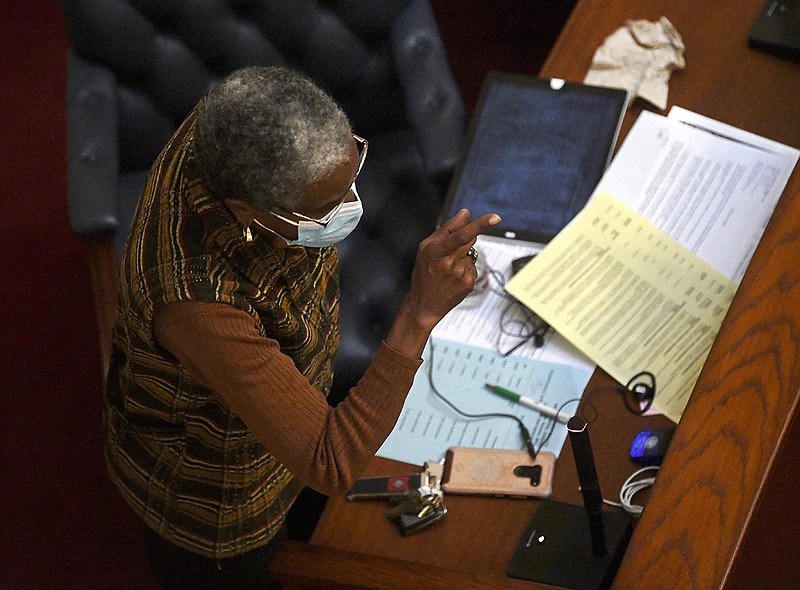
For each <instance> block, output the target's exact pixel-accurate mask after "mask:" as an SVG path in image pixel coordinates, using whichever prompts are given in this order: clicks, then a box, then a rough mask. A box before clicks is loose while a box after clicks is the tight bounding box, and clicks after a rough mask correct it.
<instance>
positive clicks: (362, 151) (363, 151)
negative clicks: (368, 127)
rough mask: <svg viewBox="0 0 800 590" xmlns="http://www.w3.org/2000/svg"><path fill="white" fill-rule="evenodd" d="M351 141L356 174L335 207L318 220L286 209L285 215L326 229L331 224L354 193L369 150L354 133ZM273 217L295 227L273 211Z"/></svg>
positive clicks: (367, 143)
mask: <svg viewBox="0 0 800 590" xmlns="http://www.w3.org/2000/svg"><path fill="white" fill-rule="evenodd" d="M353 139H354V140H355V141H356V146H357V147H358V168H356V173H355V175H354V176H353V181H352V182H351V183H350V186H349V187H348V188H347V190H346V191H345V192H344V194H343V195H342V196H341V198H340V199H339V201H338V202H337V203H336V206H335V207H334V208H333V209H331V210H330V211H328V212H327V213H326V214H325V215H324V216H322V217H320V218H318V219H317V218H315V217H309V216H308V215H303V214H302V213H298V212H297V211H290V210H288V209H284V211H286V212H287V213H291V214H292V215H294V216H295V217H297V218H298V219H302V220H304V221H311V222H312V223H316V224H318V225H321V226H322V227H327V226H328V224H329V223H330V222H331V219H333V218H334V216H335V215H336V214H337V213H338V212H339V209H341V208H342V205H343V204H344V202H345V201H346V200H347V197H348V195H350V193H351V192H354V191H355V188H356V180H357V179H358V175H359V174H361V168H363V167H364V160H366V159H367V150H368V149H369V142H368V141H367V140H366V139H364V138H363V137H359V136H358V135H356V134H355V133H354V134H353ZM356 196H358V195H357V193H356ZM273 215H275V216H276V217H278V218H279V219H281V220H283V221H285V222H287V223H290V224H292V225H297V222H296V221H292V220H291V219H287V218H285V217H283V216H282V215H279V214H278V213H275V212H274V211H273Z"/></svg>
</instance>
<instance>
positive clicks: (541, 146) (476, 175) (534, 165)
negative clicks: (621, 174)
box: [439, 72, 628, 244]
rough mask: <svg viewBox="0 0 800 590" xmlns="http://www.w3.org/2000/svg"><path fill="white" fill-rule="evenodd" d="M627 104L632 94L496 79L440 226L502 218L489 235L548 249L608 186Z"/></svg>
mask: <svg viewBox="0 0 800 590" xmlns="http://www.w3.org/2000/svg"><path fill="white" fill-rule="evenodd" d="M627 102H628V94H627V92H626V91H625V90H618V89H614V88H601V87H597V86H587V85H585V84H578V83H571V82H565V81H564V80H559V79H556V78H554V79H541V78H534V77H531V76H521V75H513V74H503V73H499V72H491V73H489V74H488V75H487V77H486V79H485V80H484V82H483V85H482V87H481V92H480V96H479V98H478V104H477V106H476V109H475V113H474V115H473V117H472V120H471V122H470V129H469V135H468V141H467V144H466V150H465V152H464V154H463V157H462V158H461V161H460V162H459V164H458V166H457V168H456V172H455V175H454V176H453V180H452V182H451V183H450V186H449V188H448V193H447V198H446V200H445V204H444V207H443V209H442V215H441V217H440V219H439V222H440V223H442V222H444V221H445V220H447V219H449V218H450V217H452V216H453V215H455V214H456V213H457V212H458V211H459V210H460V209H462V208H464V207H466V208H467V209H469V210H470V213H471V214H472V217H473V218H475V217H478V216H480V215H483V214H485V213H498V214H499V215H500V217H502V221H501V222H500V224H499V225H498V226H495V227H493V228H491V229H490V230H489V231H488V232H487V233H488V234H490V235H495V236H500V237H504V238H510V239H518V240H524V241H529V242H535V243H540V244H546V243H547V242H549V241H550V240H551V239H552V238H553V237H554V236H555V235H556V234H557V233H558V232H559V231H560V230H561V229H562V228H563V227H564V226H565V225H566V224H567V223H568V222H569V221H570V220H571V219H572V218H573V217H574V216H575V215H576V214H577V213H578V211H580V210H581V208H583V206H584V205H585V204H586V202H587V201H588V199H589V197H590V196H591V194H592V191H593V190H594V188H595V186H596V185H597V183H598V182H599V181H600V178H601V176H602V175H603V172H604V171H605V169H606V167H607V166H608V164H609V162H610V161H611V156H612V154H613V150H614V145H615V143H616V140H617V136H618V134H619V129H620V126H621V124H622V118H623V116H624V115H625V109H626V107H627Z"/></svg>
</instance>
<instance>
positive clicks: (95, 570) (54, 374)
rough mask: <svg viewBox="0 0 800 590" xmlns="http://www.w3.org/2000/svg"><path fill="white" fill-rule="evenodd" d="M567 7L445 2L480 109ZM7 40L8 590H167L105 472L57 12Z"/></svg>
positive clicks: (4, 446)
mask: <svg viewBox="0 0 800 590" xmlns="http://www.w3.org/2000/svg"><path fill="white" fill-rule="evenodd" d="M563 4H564V3H563V2H561V1H552V2H542V3H537V6H538V7H537V11H539V13H538V14H536V15H532V14H531V12H532V9H531V5H530V2H529V1H528V0H524V1H522V0H513V1H512V0H509V1H506V2H502V3H489V2H470V3H464V2H460V1H458V0H434V1H433V2H432V5H433V6H434V9H435V11H436V15H437V18H438V19H439V21H440V25H441V28H442V33H443V37H444V39H445V44H446V45H447V47H448V51H449V53H450V55H451V59H452V61H453V67H454V71H455V74H456V79H457V81H458V83H459V84H460V85H461V87H462V89H463V91H464V95H465V101H466V103H467V107H468V110H471V108H472V105H473V104H474V100H475V98H476V96H477V90H478V88H479V86H480V81H481V79H482V78H483V74H484V73H485V71H486V70H488V69H501V70H506V71H518V72H527V73H535V72H536V71H538V69H539V66H540V65H541V61H542V59H543V56H544V55H546V52H547V48H548V47H549V45H550V44H551V43H552V40H553V39H554V38H555V34H556V32H557V28H558V26H559V25H560V23H561V22H562V21H563V19H564V18H565V17H566V12H567V9H566V8H564V7H562V6H561V5H563ZM548 5H553V7H550V8H549V13H545V12H542V10H547V9H548ZM534 21H535V22H534ZM536 23H538V24H536ZM0 38H1V39H3V45H2V49H0V60H1V61H0V75H1V76H2V83H1V84H0V93H2V94H1V95H2V106H3V108H2V115H0V116H2V124H0V138H2V145H3V156H2V166H0V186H2V199H1V200H0V215H1V217H0V228H2V230H1V231H2V278H3V281H2V287H0V310H2V311H0V347H2V348H0V363H2V364H1V365H0V366H2V370H0V387H2V399H3V402H4V403H3V410H2V415H3V419H2V423H1V424H2V426H0V469H2V473H0V481H2V484H0V485H1V486H2V487H0V490H2V501H3V507H4V511H3V514H2V517H1V518H2V525H0V530H2V545H0V555H2V557H0V588H14V589H15V590H25V589H37V590H38V589H62V588H69V589H81V590H85V589H115V590H116V589H119V590H126V589H131V590H133V589H136V590H148V589H155V588H156V585H155V583H154V582H153V581H152V580H151V578H150V576H149V573H148V571H147V566H146V564H145V562H144V555H143V549H142V540H141V530H142V529H141V526H140V524H139V522H138V520H137V519H136V517H135V516H134V515H133V513H132V512H131V511H130V510H129V509H128V508H127V507H126V506H125V505H124V503H123V501H122V500H121V499H120V497H119V496H118V494H117V493H116V492H115V491H114V490H113V488H112V487H111V484H110V483H109V481H108V479H107V477H106V475H105V469H104V466H103V462H102V444H101V415H100V399H101V382H100V364H99V351H98V346H97V335H96V327H95V322H94V311H93V301H92V293H91V288H90V284H89V271H88V267H87V262H86V255H85V248H84V246H83V245H82V244H81V242H80V241H79V240H78V239H77V238H76V237H74V236H73V235H72V233H71V231H70V229H69V224H68V217H67V202H66V167H65V139H64V134H65V122H64V88H65V82H66V80H65V67H64V57H65V51H66V49H67V46H68V41H67V36H66V30H65V27H64V25H63V23H62V20H61V16H60V14H59V12H58V5H57V3H56V2H47V1H44V0H7V1H6V2H2V3H0Z"/></svg>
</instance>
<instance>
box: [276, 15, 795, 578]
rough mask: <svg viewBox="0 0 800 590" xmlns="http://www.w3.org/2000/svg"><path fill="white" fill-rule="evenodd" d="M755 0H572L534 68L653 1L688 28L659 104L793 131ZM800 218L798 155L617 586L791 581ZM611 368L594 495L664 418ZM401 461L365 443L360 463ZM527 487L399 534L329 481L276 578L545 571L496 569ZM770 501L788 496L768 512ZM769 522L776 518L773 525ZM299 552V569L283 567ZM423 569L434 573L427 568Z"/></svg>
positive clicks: (783, 83) (391, 469)
mask: <svg viewBox="0 0 800 590" xmlns="http://www.w3.org/2000/svg"><path fill="white" fill-rule="evenodd" d="M762 4H763V1H762V0H740V1H738V2H735V3H734V2H730V1H726V2H722V1H721V0H707V1H701V0H696V1H679V0H672V1H667V0H661V1H656V0H639V1H636V0H606V1H605V2H596V1H590V0H581V1H580V2H579V3H578V4H577V6H576V8H575V10H574V11H573V14H572V15H571V17H570V20H569V21H568V23H567V25H566V26H565V28H564V30H563V32H562V34H561V36H560V37H559V40H558V42H557V43H556V46H555V47H554V49H553V51H552V53H551V55H550V58H549V59H548V61H547V62H546V63H545V66H544V68H543V70H542V72H541V75H542V76H544V77H562V78H566V79H568V80H574V81H580V80H582V79H583V76H584V74H585V72H586V70H587V68H588V67H589V64H590V62H591V57H592V54H593V52H594V50H595V48H596V47H597V46H599V45H600V43H602V41H603V39H604V38H605V37H606V36H607V35H608V34H610V33H611V32H612V31H613V30H614V29H616V28H617V27H619V26H621V25H622V24H624V23H625V21H626V20H627V19H630V18H646V19H648V20H656V19H657V18H658V17H659V16H661V15H664V16H666V17H667V18H669V19H670V21H671V22H672V23H673V24H674V25H675V27H676V28H677V29H678V31H680V33H681V34H682V36H683V38H684V41H685V43H686V46H687V49H686V53H685V55H686V61H687V66H686V69H685V70H684V71H681V72H675V73H674V74H673V76H672V78H671V81H670V93H669V102H670V105H673V104H677V105H680V106H683V107H685V108H688V109H690V110H693V111H696V112H699V113H702V114H705V115H708V116H710V117H713V118H715V119H719V120H721V121H725V122H727V123H730V124H733V125H736V126H738V127H741V128H743V129H746V130H748V131H752V132H754V133H757V134H760V135H764V136H766V137H769V138H771V139H775V140H777V141H781V142H783V143H787V144H790V145H794V146H798V145H800V66H798V64H796V63H792V62H789V61H786V60H783V59H780V58H777V57H773V56H770V55H768V54H765V53H762V52H758V51H754V50H751V49H749V48H748V47H747V44H746V39H747V33H748V31H749V28H750V26H751V24H752V22H753V20H754V19H755V17H756V15H757V14H758V12H759V10H760V9H761V7H762ZM532 10H533V9H532ZM642 108H643V103H642V102H641V101H637V102H636V103H634V105H633V107H632V109H631V111H630V113H629V114H628V115H627V117H626V121H625V123H624V126H623V135H624V133H626V132H627V130H628V129H630V126H631V125H632V123H633V121H634V120H635V117H636V116H637V115H638V113H639V112H641V110H642ZM799 222H800V174H798V173H797V172H796V173H795V174H794V176H793V177H792V180H791V181H790V184H789V186H788V187H787V190H786V192H785V193H784V196H783V198H782V199H781V202H780V203H779V205H778V208H777V209H776V212H775V214H774V215H773V219H772V221H771V222H770V225H769V227H768V228H767V231H766V233H765V235H764V237H763V239H762V242H761V245H760V247H759V249H758V251H757V252H756V255H755V257H754V259H753V262H752V263H751V265H750V269H749V270H748V272H747V274H746V276H745V278H744V280H743V282H742V285H741V287H740V289H739V292H738V293H737V296H736V298H735V300H734V302H733V305H732V306H731V309H730V311H729V313H728V317H727V318H726V321H725V323H724V325H723V328H722V330H721V332H720V334H719V337H718V339H717V342H716V344H715V346H714V348H713V349H712V351H711V354H710V356H709V359H708V361H707V363H706V366H705V369H704V371H703V373H702V374H701V376H700V380H699V381H698V384H697V387H696V388H695V392H694V393H693V395H692V398H691V400H690V403H689V405H688V407H687V410H686V412H685V414H684V417H683V419H682V421H681V424H680V425H679V428H678V431H677V433H676V435H675V438H674V439H673V442H672V447H671V450H670V452H669V455H668V457H667V460H666V461H665V463H664V466H663V469H662V471H661V473H660V475H659V477H658V481H657V483H656V486H655V487H654V488H653V490H652V492H651V495H650V498H649V501H648V505H647V509H646V511H645V513H644V515H643V517H642V519H641V521H640V522H639V523H638V525H637V527H636V530H635V532H634V537H633V539H632V541H631V544H630V546H629V549H628V552H627V554H626V556H625V559H624V561H623V563H622V567H621V569H620V572H619V574H618V576H617V579H616V581H615V585H614V587H615V588H620V589H629V588H670V589H671V588H682V589H683V588H692V589H712V588H727V589H729V590H730V589H733V588H737V589H738V588H751V587H757V586H753V584H754V583H756V582H758V581H761V582H764V584H765V585H763V586H762V584H761V583H759V586H761V587H790V586H788V585H787V584H789V583H791V582H794V581H796V580H797V579H800V568H798V566H797V565H796V563H795V561H797V557H798V547H800V523H798V518H799V517H798V516H797V514H798V511H797V510H796V509H795V510H792V508H793V507H795V505H796V502H797V500H799V499H800V497H799V496H800V493H798V492H797V491H796V490H797V489H798V485H800V481H799V480H800V477H799V476H798V475H797V470H796V469H794V470H792V471H789V469H790V467H791V466H793V461H794V459H795V458H798V457H797V455H798V453H800V443H797V442H795V441H796V440H797V436H798V434H800V432H798V428H800V425H798V424H797V419H796V415H797V406H798V403H799V402H798V400H799V399H800V398H799V397H798V389H799V386H800V362H798V361H799V360H800V358H798V350H800V229H798V223H799ZM611 385H612V383H611V381H610V379H608V377H607V376H605V375H604V374H603V373H602V372H598V373H597V374H596V375H595V376H594V377H593V378H592V381H591V382H590V385H589V387H588V389H587V394H586V396H585V397H584V400H585V401H584V403H585V402H586V401H591V402H592V403H593V404H594V406H595V407H596V408H597V409H598V418H597V420H596V421H595V422H594V423H593V424H592V426H591V428H592V430H591V432H592V443H593V446H594V447H595V453H596V455H597V457H598V470H599V472H600V477H601V486H602V488H603V492H604V495H605V496H606V497H607V498H608V497H613V496H614V495H615V494H616V493H617V492H618V489H619V486H620V484H621V483H622V481H623V480H624V479H625V477H627V475H629V473H631V472H632V471H633V469H634V468H635V466H634V465H633V464H632V463H631V462H630V461H629V460H628V459H627V458H626V453H627V448H625V447H626V445H627V443H628V442H629V441H630V440H631V438H632V436H633V435H634V434H635V432H637V431H638V430H640V429H641V428H644V427H646V426H648V425H657V424H659V423H661V422H659V420H662V421H663V420H665V419H663V418H661V419H659V418H647V419H639V418H636V417H634V416H632V415H631V414H629V413H627V412H625V411H624V410H623V409H622V404H621V403H620V401H619V399H618V397H615V396H616V394H614V393H613V392H609V390H608V388H609V386H611ZM570 455H571V453H570V449H569V441H567V444H566V445H565V448H564V450H563V451H562V457H563V458H565V460H560V461H559V462H558V465H557V471H556V482H555V492H554V498H555V499H558V500H561V501H565V502H569V503H572V504H579V503H580V501H581V499H580V495H579V493H578V491H577V477H576V475H575V470H574V466H573V465H572V462H571V461H570V460H569V458H570ZM407 469H408V466H403V465H401V464H399V463H395V462H391V461H386V460H381V459H376V460H375V461H374V462H373V463H372V465H371V466H370V474H372V475H388V474H392V473H402V472H403V471H404V470H407ZM778 469H780V471H776V470H778ZM639 500H640V498H639V497H638V496H637V501H639ZM536 505H537V502H536V501H531V500H511V499H494V498H473V497H457V496H452V495H451V496H448V498H447V506H448V508H449V510H450V513H449V514H448V515H447V516H446V517H445V519H443V520H442V521H441V522H439V523H437V524H435V525H434V526H433V527H431V528H430V529H428V530H426V531H425V532H422V533H420V534H418V535H414V536H411V537H405V538H404V537H402V536H401V535H400V534H399V533H398V532H397V530H396V529H395V528H394V527H393V525H391V524H390V523H388V521H387V520H386V518H385V516H384V510H385V508H386V505H385V504H383V503H381V502H360V503H349V502H347V501H346V500H344V499H341V498H334V499H332V500H331V501H330V502H329V504H328V507H327V508H326V511H325V513H324V515H323V518H322V520H321V521H320V523H319V526H318V527H317V531H316V532H315V534H314V537H313V538H312V541H311V546H310V547H308V548H307V550H304V549H303V548H302V546H301V547H298V546H296V545H292V546H291V548H290V549H288V550H287V551H285V552H281V554H279V556H278V558H277V560H276V562H275V565H274V567H273V571H275V572H276V573H277V574H278V575H279V577H282V578H283V579H284V580H286V581H287V585H286V587H287V588H292V587H298V588H300V587H303V588H306V587H312V585H311V582H310V580H311V579H317V580H327V582H325V583H321V585H320V587H335V586H336V584H339V586H337V587H343V588H344V587H348V588H386V587H396V588H417V587H426V586H427V587H432V588H440V587H441V588H447V587H461V586H460V585H462V584H468V586H467V585H465V586H464V587H470V588H473V587H474V588H478V587H480V588H529V589H536V588H545V586H542V585H538V584H531V583H524V582H519V581H517V580H511V579H509V578H507V577H505V570H506V567H507V565H508V560H509V559H510V556H511V553H512V551H513V548H514V546H515V544H516V542H517V540H518V538H519V536H520V535H521V533H522V531H523V529H524V527H525V524H526V523H527V522H528V519H529V518H530V516H531V514H532V513H533V511H534V509H535V507H536ZM775 510H783V511H784V512H781V513H779V515H776V513H775ZM781 524H783V525H784V526H783V527H782V530H778V531H775V530H773V527H777V526H779V525H781ZM765 553H766V557H765ZM312 554H313V558H310V557H309V556H310V555H312ZM764 561H766V563H767V564H768V565H769V566H770V567H771V570H770V571H766V572H764V575H765V576H766V578H765V579H762V578H761V577H760V576H761V572H759V571H757V570H756V569H755V567H756V565H757V564H758V565H759V566H760V564H761V563H762V562H764ZM315 564H316V565H315ZM337 564H338V565H339V567H337ZM298 565H299V566H300V567H302V569H303V576H302V577H301V578H298V577H297V576H296V575H295V573H294V571H295V568H296V567H298ZM430 576H435V577H436V582H435V583H432V582H431V580H430ZM298 580H299V581H298ZM389 581H391V582H389ZM292 582H294V585H292ZM326 584H327V585H326ZM330 584H333V585H330ZM451 584H454V585H451ZM781 584H782V585H781Z"/></svg>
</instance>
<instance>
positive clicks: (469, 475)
mask: <svg viewBox="0 0 800 590" xmlns="http://www.w3.org/2000/svg"><path fill="white" fill-rule="evenodd" d="M555 462H556V456H555V455H554V454H553V453H539V454H538V455H537V456H536V460H535V461H534V460H533V459H532V458H531V456H530V455H529V454H528V453H527V451H510V450H501V449H473V448H468V447H452V448H450V449H448V450H447V453H446V455H445V461H444V473H443V475H442V490H443V491H444V492H445V493H449V494H477V495H489V496H511V497H516V498H549V497H550V496H551V494H552V493H553V471H554V468H555Z"/></svg>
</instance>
